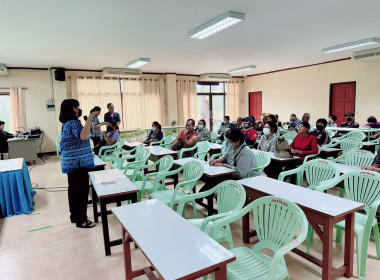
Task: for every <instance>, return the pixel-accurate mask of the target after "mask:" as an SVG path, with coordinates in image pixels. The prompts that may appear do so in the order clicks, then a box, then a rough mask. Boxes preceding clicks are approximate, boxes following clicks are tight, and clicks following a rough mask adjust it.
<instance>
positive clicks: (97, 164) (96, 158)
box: [94, 155, 106, 170]
mask: <svg viewBox="0 0 380 280" xmlns="http://www.w3.org/2000/svg"><path fill="white" fill-rule="evenodd" d="M94 164H95V170H104V169H105V166H106V163H105V162H104V161H102V160H101V158H100V157H99V156H97V155H94Z"/></svg>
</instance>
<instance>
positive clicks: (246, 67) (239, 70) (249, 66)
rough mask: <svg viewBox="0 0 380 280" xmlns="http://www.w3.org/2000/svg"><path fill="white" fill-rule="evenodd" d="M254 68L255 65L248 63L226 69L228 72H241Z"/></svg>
mask: <svg viewBox="0 0 380 280" xmlns="http://www.w3.org/2000/svg"><path fill="white" fill-rule="evenodd" d="M255 68H256V66H255V65H248V66H243V67H239V68H235V69H231V70H228V73H237V72H243V71H248V70H252V69H255Z"/></svg>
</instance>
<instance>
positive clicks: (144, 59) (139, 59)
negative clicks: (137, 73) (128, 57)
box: [127, 58, 150, 68]
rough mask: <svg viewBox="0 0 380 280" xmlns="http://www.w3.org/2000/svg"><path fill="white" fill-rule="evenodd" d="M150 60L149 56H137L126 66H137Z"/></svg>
mask: <svg viewBox="0 0 380 280" xmlns="http://www.w3.org/2000/svg"><path fill="white" fill-rule="evenodd" d="M149 62H150V58H137V59H135V60H133V61H131V62H129V63H128V64H127V67H128V68H138V67H140V66H143V65H145V64H147V63H149Z"/></svg>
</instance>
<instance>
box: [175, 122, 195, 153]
mask: <svg viewBox="0 0 380 280" xmlns="http://www.w3.org/2000/svg"><path fill="white" fill-rule="evenodd" d="M194 127H195V121H194V120H193V119H188V120H187V121H186V128H185V129H184V130H182V132H181V134H180V136H178V137H177V138H176V139H175V140H174V141H173V143H171V145H170V147H169V149H170V150H173V151H179V150H181V149H182V148H191V147H194V146H195V145H196V144H197V142H198V139H199V136H198V134H197V133H196V132H195V128H194Z"/></svg>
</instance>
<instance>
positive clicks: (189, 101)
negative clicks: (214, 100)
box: [177, 80, 197, 125]
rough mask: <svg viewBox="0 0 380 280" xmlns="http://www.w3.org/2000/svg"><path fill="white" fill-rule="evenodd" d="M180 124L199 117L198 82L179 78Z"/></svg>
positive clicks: (178, 102) (178, 103) (178, 104)
mask: <svg viewBox="0 0 380 280" xmlns="http://www.w3.org/2000/svg"><path fill="white" fill-rule="evenodd" d="M177 110H178V125H183V124H186V120H187V119H194V120H196V119H197V82H196V81H188V80H177Z"/></svg>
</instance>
